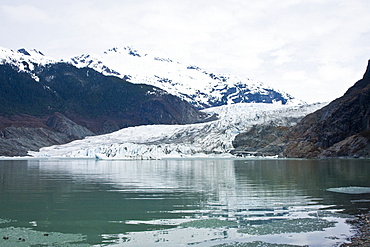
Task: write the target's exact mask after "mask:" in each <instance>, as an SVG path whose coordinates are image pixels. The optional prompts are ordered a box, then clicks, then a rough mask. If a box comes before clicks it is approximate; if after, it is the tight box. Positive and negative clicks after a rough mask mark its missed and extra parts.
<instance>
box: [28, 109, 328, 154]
mask: <svg viewBox="0 0 370 247" xmlns="http://www.w3.org/2000/svg"><path fill="white" fill-rule="evenodd" d="M324 105H325V103H323V104H312V105H301V106H288V105H277V104H253V103H239V104H233V105H227V106H220V107H213V108H209V109H206V110H203V111H205V112H208V113H217V114H218V115H219V117H220V119H219V120H216V121H212V122H208V123H201V124H189V125H150V126H149V125H147V126H138V127H130V128H125V129H122V130H119V131H117V132H113V133H110V134H106V135H101V136H93V137H87V138H85V139H83V140H78V141H73V142H71V143H68V144H65V145H59V146H52V147H45V148H42V149H41V150H40V152H29V154H30V155H32V156H35V157H78V158H95V157H98V158H101V159H160V158H168V157H204V156H212V155H220V154H221V155H225V154H226V155H227V154H228V152H229V151H230V150H231V149H232V148H233V146H232V141H233V140H234V138H235V136H236V135H237V134H238V133H241V132H244V131H247V130H248V129H250V128H251V127H252V126H254V125H257V124H276V125H280V126H292V125H295V124H296V123H297V122H298V121H299V120H300V119H301V118H302V117H304V116H306V115H307V114H309V113H311V112H314V111H316V110H317V109H320V108H322V107H323V106H324Z"/></svg>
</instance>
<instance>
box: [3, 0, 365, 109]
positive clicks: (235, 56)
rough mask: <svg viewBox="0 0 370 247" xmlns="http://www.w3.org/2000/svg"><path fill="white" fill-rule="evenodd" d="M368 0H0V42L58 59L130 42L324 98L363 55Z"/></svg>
mask: <svg viewBox="0 0 370 247" xmlns="http://www.w3.org/2000/svg"><path fill="white" fill-rule="evenodd" d="M369 11H370V1H369V0H104V1H101V0H100V1H98V0H73V1H71V0H33V1H29V0H1V2H0V18H1V24H0V46H2V47H5V48H10V49H19V48H22V47H25V48H35V49H38V50H40V51H42V52H43V53H44V54H45V55H47V56H51V57H55V58H58V59H61V58H68V57H72V56H77V55H81V54H82V53H87V52H90V53H96V54H100V53H102V52H103V51H104V50H107V49H109V48H112V47H121V46H125V45H127V44H131V45H133V46H134V47H136V48H137V49H139V50H140V49H143V50H154V51H159V52H163V53H166V54H167V55H168V56H169V57H171V58H173V59H175V60H178V61H181V62H184V63H192V64H195V65H197V66H199V67H201V68H203V69H207V70H210V71H212V72H220V73H233V74H235V75H240V76H246V77H248V78H251V79H254V80H257V81H262V82H264V83H265V84H267V85H270V86H272V87H275V88H277V89H280V90H283V91H286V92H287V93H290V94H292V95H293V96H295V97H297V98H300V99H303V100H305V101H307V102H317V101H331V100H333V99H335V98H337V97H340V96H342V95H343V93H344V92H345V91H346V90H347V89H348V88H349V87H350V86H352V85H353V84H354V83H355V82H356V81H357V80H359V79H361V78H362V76H363V74H364V72H365V69H366V66H367V62H368V59H370V14H369Z"/></svg>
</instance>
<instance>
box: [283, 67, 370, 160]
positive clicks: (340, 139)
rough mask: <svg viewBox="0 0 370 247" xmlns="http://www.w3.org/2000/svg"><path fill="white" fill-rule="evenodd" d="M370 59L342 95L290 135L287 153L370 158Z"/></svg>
mask: <svg viewBox="0 0 370 247" xmlns="http://www.w3.org/2000/svg"><path fill="white" fill-rule="evenodd" d="M369 133H370V61H369V63H368V67H367V70H366V72H365V74H364V76H363V78H362V79H361V80H359V81H358V82H356V83H355V84H354V85H353V86H352V87H351V88H349V89H348V91H347V92H346V93H345V94H344V95H343V96H342V97H340V98H338V99H336V100H334V101H333V102H331V103H330V104H329V105H327V106H325V107H324V108H322V109H320V110H318V111H316V112H314V113H312V114H309V115H307V116H306V117H305V118H303V119H302V120H301V121H300V122H299V123H298V124H297V125H296V126H295V127H293V128H292V129H291V130H290V132H289V134H288V135H287V136H286V142H287V143H286V148H285V150H284V152H283V156H286V157H298V158H316V157H367V158H369V157H370V152H369V151H370V138H369V137H370V134H369Z"/></svg>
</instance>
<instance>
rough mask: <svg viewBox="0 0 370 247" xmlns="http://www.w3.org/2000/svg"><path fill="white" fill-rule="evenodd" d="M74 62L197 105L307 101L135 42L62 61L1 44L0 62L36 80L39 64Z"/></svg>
mask: <svg viewBox="0 0 370 247" xmlns="http://www.w3.org/2000/svg"><path fill="white" fill-rule="evenodd" d="M60 62H62V63H70V64H72V65H74V66H76V67H78V68H82V67H89V68H92V69H94V70H96V71H98V72H101V73H103V74H104V75H109V76H117V77H120V78H123V79H125V80H127V81H129V82H132V83H135V84H148V85H153V86H156V87H159V88H161V89H163V90H165V91H167V92H169V93H170V94H173V95H176V96H178V97H180V98H182V99H184V100H186V101H188V102H190V103H191V104H192V105H194V106H196V107H197V108H198V109H204V108H208V107H213V106H221V105H229V104H234V103H277V104H283V105H285V104H287V105H299V104H305V102H302V101H300V100H298V99H295V98H293V97H292V96H290V95H288V94H287V93H284V92H281V91H279V90H277V89H273V88H271V87H269V86H267V85H264V84H263V83H262V82H257V81H253V80H251V79H248V78H242V77H238V76H233V75H230V74H217V73H212V72H209V71H206V70H204V69H201V68H200V67H198V66H195V65H187V64H184V63H180V62H176V61H174V60H172V59H170V58H168V57H167V56H165V55H163V54H158V53H156V52H145V51H138V50H137V49H135V48H133V47H132V46H126V47H123V48H113V49H109V50H107V51H105V52H103V53H102V54H101V55H91V54H83V55H80V56H76V57H73V58H71V59H65V60H64V61H63V60H61V61H58V60H57V59H54V58H51V57H47V56H45V55H44V54H43V53H42V52H40V51H38V50H35V49H31V50H30V49H25V48H22V49H19V50H17V51H13V50H10V49H6V48H2V47H0V64H5V63H6V64H10V65H12V66H13V67H15V68H17V69H18V70H19V71H23V72H26V73H29V74H30V75H31V76H32V77H33V78H34V79H35V80H36V81H38V80H39V79H38V76H37V73H36V71H35V68H36V67H37V65H39V66H45V65H46V64H50V63H60Z"/></svg>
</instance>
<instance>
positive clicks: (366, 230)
mask: <svg viewBox="0 0 370 247" xmlns="http://www.w3.org/2000/svg"><path fill="white" fill-rule="evenodd" d="M348 223H350V224H352V225H353V227H354V228H355V229H356V230H357V233H356V234H355V235H354V236H353V237H352V238H351V239H350V241H351V243H344V244H341V245H340V247H344V246H361V247H370V213H367V214H361V215H357V219H354V220H349V221H348Z"/></svg>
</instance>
